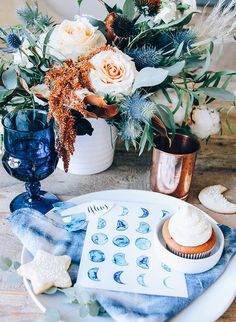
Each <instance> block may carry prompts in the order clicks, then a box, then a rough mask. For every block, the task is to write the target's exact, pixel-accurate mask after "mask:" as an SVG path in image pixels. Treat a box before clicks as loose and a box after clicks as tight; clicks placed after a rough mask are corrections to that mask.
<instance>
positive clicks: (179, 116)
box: [150, 88, 190, 126]
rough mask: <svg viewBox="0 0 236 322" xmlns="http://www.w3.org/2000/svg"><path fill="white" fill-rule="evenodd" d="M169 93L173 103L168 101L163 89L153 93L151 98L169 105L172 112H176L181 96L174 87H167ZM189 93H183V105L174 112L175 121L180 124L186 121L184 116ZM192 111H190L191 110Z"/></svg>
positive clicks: (157, 102) (158, 102) (155, 101)
mask: <svg viewBox="0 0 236 322" xmlns="http://www.w3.org/2000/svg"><path fill="white" fill-rule="evenodd" d="M167 93H168V95H169V97H170V100H171V103H170V102H168V100H167V98H166V97H165V95H164V94H163V92H162V91H158V92H156V93H155V94H153V95H152V96H151V97H150V99H151V100H152V101H153V102H154V103H156V104H157V105H158V104H162V105H165V106H168V107H169V109H170V110H171V112H174V110H175V109H176V107H177V105H178V103H179V97H178V95H177V93H176V91H175V90H174V89H172V88H170V89H167ZM187 99H188V98H187V95H186V93H183V96H182V100H183V105H180V106H179V108H178V110H177V111H176V112H175V113H174V114H173V116H174V121H175V123H176V124H178V125H180V126H181V125H182V124H183V122H184V117H185V112H186V106H187ZM189 113H190V111H189Z"/></svg>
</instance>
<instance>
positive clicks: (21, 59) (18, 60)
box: [13, 39, 33, 68]
mask: <svg viewBox="0 0 236 322" xmlns="http://www.w3.org/2000/svg"><path fill="white" fill-rule="evenodd" d="M29 46H30V43H29V42H28V40H27V39H25V40H24V41H23V43H22V46H21V49H22V51H24V53H23V52H22V51H20V50H18V51H17V52H16V53H14V54H13V61H14V64H16V65H19V66H21V67H26V68H32V67H33V64H32V63H31V62H30V61H29V58H28V56H33V53H32V51H31V50H30V49H29Z"/></svg>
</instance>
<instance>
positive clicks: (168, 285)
mask: <svg viewBox="0 0 236 322" xmlns="http://www.w3.org/2000/svg"><path fill="white" fill-rule="evenodd" d="M170 279H171V276H167V277H166V278H164V280H163V284H164V285H165V287H166V288H169V289H170V290H173V289H174V288H173V287H171V286H170Z"/></svg>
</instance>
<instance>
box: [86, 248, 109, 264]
mask: <svg viewBox="0 0 236 322" xmlns="http://www.w3.org/2000/svg"><path fill="white" fill-rule="evenodd" d="M89 258H90V260H91V261H92V262H95V263H101V262H104V260H105V254H104V253H103V252H102V251H101V250H97V249H94V250H90V252H89Z"/></svg>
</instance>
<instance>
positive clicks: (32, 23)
mask: <svg viewBox="0 0 236 322" xmlns="http://www.w3.org/2000/svg"><path fill="white" fill-rule="evenodd" d="M17 14H18V16H19V18H20V19H21V20H22V21H23V23H24V25H25V26H26V28H32V29H33V30H34V31H35V32H39V31H40V30H42V31H45V28H46V27H49V26H51V25H52V24H53V21H52V18H51V17H49V16H48V15H45V14H42V13H41V12H40V11H39V7H38V1H36V0H35V1H34V6H32V7H31V5H30V4H29V3H28V2H26V3H25V7H24V8H22V9H19V10H17Z"/></svg>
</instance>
